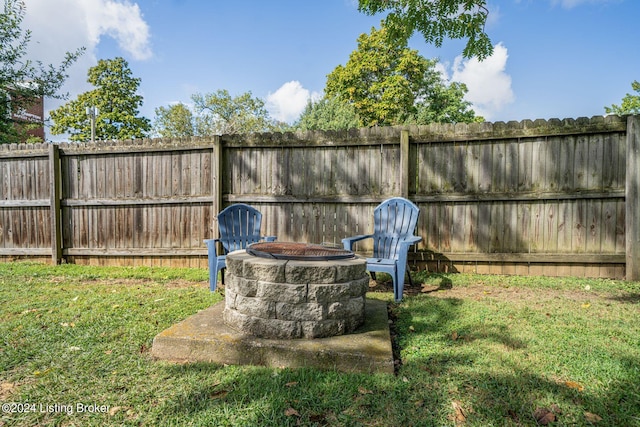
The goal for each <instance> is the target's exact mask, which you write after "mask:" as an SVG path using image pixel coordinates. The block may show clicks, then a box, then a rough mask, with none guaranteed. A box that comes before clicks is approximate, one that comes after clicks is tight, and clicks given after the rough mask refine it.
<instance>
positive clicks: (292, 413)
mask: <svg viewBox="0 0 640 427" xmlns="http://www.w3.org/2000/svg"><path fill="white" fill-rule="evenodd" d="M284 414H285V415H286V416H287V417H299V416H300V414H299V413H298V411H296V410H295V409H293V408H287V409H286V410H285V411H284Z"/></svg>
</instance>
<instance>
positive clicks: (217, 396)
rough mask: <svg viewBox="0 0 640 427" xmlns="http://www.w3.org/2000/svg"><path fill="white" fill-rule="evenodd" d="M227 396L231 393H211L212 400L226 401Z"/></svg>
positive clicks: (217, 391) (218, 391)
mask: <svg viewBox="0 0 640 427" xmlns="http://www.w3.org/2000/svg"><path fill="white" fill-rule="evenodd" d="M227 394H229V392H228V391H227V390H216V391H214V392H213V393H211V396H210V397H211V398H212V399H224V398H225V397H226V396H227Z"/></svg>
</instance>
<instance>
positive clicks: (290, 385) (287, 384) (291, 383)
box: [284, 381, 298, 387]
mask: <svg viewBox="0 0 640 427" xmlns="http://www.w3.org/2000/svg"><path fill="white" fill-rule="evenodd" d="M294 385H298V381H291V382H290V383H286V384H285V385H284V386H285V387H293V386H294Z"/></svg>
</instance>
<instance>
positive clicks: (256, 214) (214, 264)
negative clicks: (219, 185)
mask: <svg viewBox="0 0 640 427" xmlns="http://www.w3.org/2000/svg"><path fill="white" fill-rule="evenodd" d="M261 225H262V214H261V213H260V211H258V210H257V209H256V208H254V207H251V206H249V205H246V204H244V203H237V204H234V205H231V206H228V207H226V208H225V209H223V210H222V211H221V212H220V213H219V214H218V229H219V230H220V238H219V239H206V240H205V241H204V243H206V245H207V251H208V257H209V289H210V290H211V291H212V292H213V291H215V290H216V286H217V284H218V272H219V271H220V272H221V277H222V284H224V270H223V269H224V268H226V267H227V264H226V259H227V253H229V252H232V251H237V250H240V249H245V248H246V247H247V246H248V245H250V244H251V243H256V242H259V241H261V240H266V241H267V242H273V241H274V240H276V237H275V236H261V235H260V227H261ZM217 242H220V243H221V244H222V249H223V253H222V254H218V253H217V248H216V246H217Z"/></svg>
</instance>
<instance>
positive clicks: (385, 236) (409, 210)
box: [373, 197, 420, 259]
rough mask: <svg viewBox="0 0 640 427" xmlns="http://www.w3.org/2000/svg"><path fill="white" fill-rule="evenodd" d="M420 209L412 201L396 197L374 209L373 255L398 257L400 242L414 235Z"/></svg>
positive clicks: (388, 257)
mask: <svg viewBox="0 0 640 427" xmlns="http://www.w3.org/2000/svg"><path fill="white" fill-rule="evenodd" d="M419 213H420V209H419V208H418V207H417V206H416V205H414V204H413V203H412V202H411V201H409V200H407V199H404V198H402V197H394V198H391V199H388V200H385V201H384V202H382V203H381V204H380V205H378V207H376V209H375V210H374V211H373V220H374V225H373V227H374V231H373V234H374V235H373V257H374V258H385V259H398V249H399V247H400V242H402V241H403V240H405V239H406V238H408V237H411V236H412V235H413V232H414V231H415V228H416V224H417V223H418V214H419Z"/></svg>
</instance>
